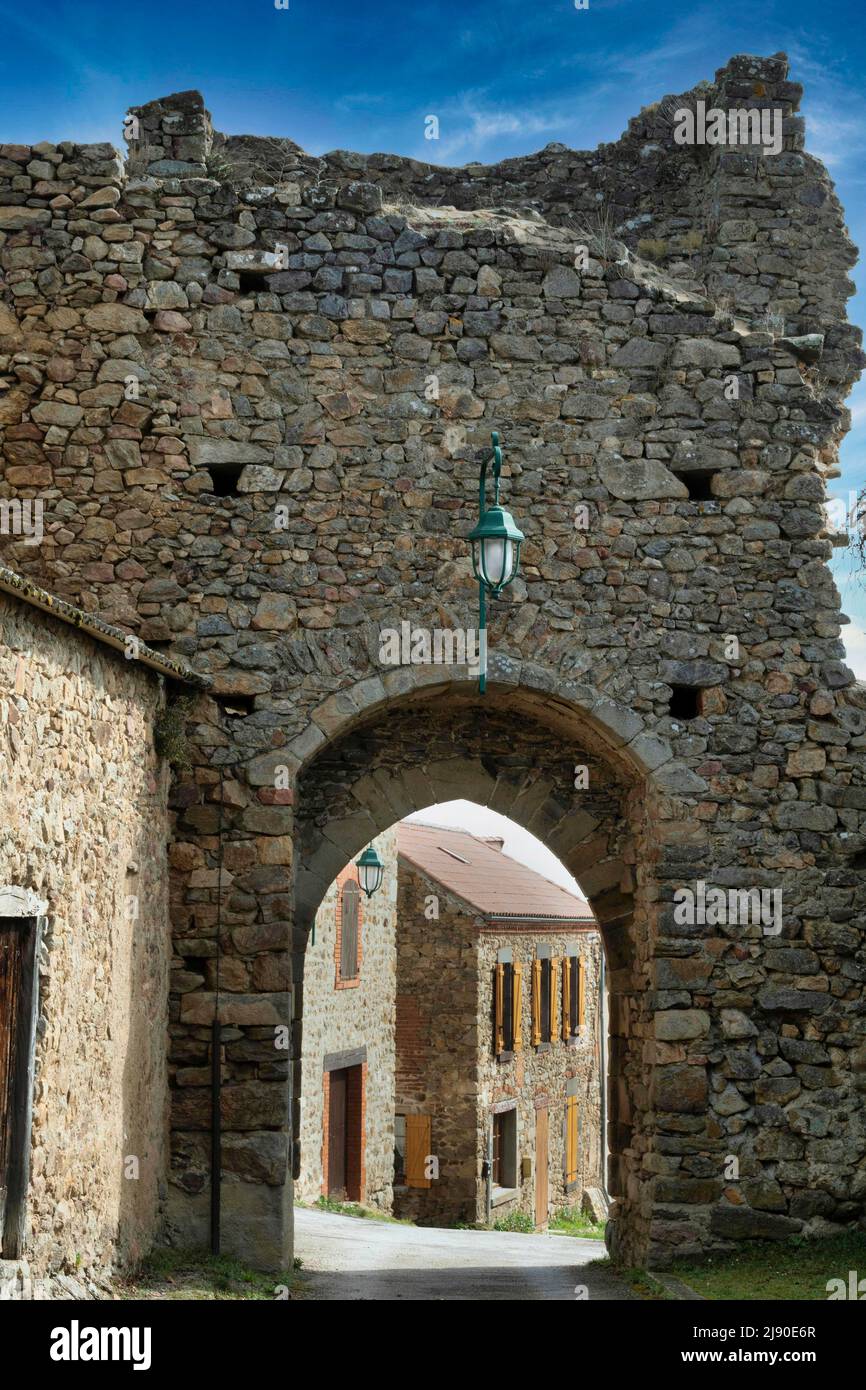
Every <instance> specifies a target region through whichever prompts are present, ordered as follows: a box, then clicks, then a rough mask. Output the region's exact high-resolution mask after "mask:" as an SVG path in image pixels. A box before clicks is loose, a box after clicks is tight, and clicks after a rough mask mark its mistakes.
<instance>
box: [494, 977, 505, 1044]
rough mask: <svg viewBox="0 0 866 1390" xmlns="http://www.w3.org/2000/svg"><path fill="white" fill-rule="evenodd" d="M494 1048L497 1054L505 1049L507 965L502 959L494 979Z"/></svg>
mask: <svg viewBox="0 0 866 1390" xmlns="http://www.w3.org/2000/svg"><path fill="white" fill-rule="evenodd" d="M493 1012H494V1028H493V1037H494V1042H493V1048H494V1051H495V1052H496V1054H497V1055H498V1054H499V1053H500V1052H504V1051H505V966H504V965H503V964H502V962H501V961H500V962H499V964H498V965H497V967H496V971H495V974H494V981H493Z"/></svg>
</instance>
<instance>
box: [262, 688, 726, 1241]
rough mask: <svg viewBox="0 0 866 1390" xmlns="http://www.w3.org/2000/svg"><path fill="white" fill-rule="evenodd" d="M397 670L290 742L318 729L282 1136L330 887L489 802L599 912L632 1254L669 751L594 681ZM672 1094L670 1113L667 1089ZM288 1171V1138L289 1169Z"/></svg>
mask: <svg viewBox="0 0 866 1390" xmlns="http://www.w3.org/2000/svg"><path fill="white" fill-rule="evenodd" d="M402 674H403V677H404V680H405V678H406V677H408V678H410V680H405V683H406V684H407V685H409V684H410V681H411V685H410V688H409V689H407V690H404V692H403V694H402V695H400V696H397V697H394V698H392V699H388V698H387V696H386V695H385V692H384V691H377V690H376V689H375V684H374V683H373V682H362V683H360V685H359V687H356V688H355V690H354V691H353V692H351V691H350V692H349V698H347V699H342V698H341V703H342V705H343V718H342V720H341V721H340V720H335V718H334V715H335V711H334V709H333V708H332V709H330V710H328V709H322V710H320V711H319V712H318V713H319V718H318V720H316V719H315V718H314V721H313V726H311V730H308V731H307V732H306V734H305V735H302V739H301V740H299V743H301V742H302V741H303V740H304V739H306V740H307V742H308V743H309V741H310V740H311V739H312V738H314V737H315V734H314V733H313V732H312V730H314V729H316V728H318V729H319V730H321V732H322V734H323V739H322V741H321V742H320V743H319V746H318V747H317V749H316V751H315V752H314V753H312V755H309V756H308V757H307V758H306V760H305V761H304V762H303V764H302V765H301V766H300V768H299V770H298V773H297V781H296V787H295V801H296V815H295V866H296V867H295V882H294V926H295V951H294V956H293V979H294V1022H295V1028H294V1037H293V1046H294V1058H293V1132H294V1134H295V1135H298V1134H299V1133H300V1084H301V1070H302V1069H301V1051H302V1041H303V972H304V951H305V945H306V940H307V936H308V933H309V930H310V928H311V926H312V923H313V920H314V917H315V913H316V910H317V908H318V906H319V903H320V902H321V900H322V898H323V896H324V894H325V892H326V891H327V889H328V886H329V884H330V883H331V881H332V880H333V878H334V877H335V876H336V874H337V873H338V872H339V871H340V870H341V869H342V868H343V866H344V865H345V864H346V863H347V862H348V861H349V860H350V859H351V858H352V857H353V856H354V855H355V854H357V853H358V851H359V850H360V849H361V848H363V846H364V845H365V844H366V843H367V842H368V841H369V840H371V839H372V838H374V836H376V835H378V834H380V833H381V832H382V831H383V830H385V829H387V828H388V827H390V826H391V825H392V824H394V822H395V821H398V820H400V819H402V818H403V817H404V816H407V815H409V814H411V813H412V812H414V811H417V810H422V809H424V808H425V807H427V806H430V805H432V804H435V803H440V802H443V801H448V800H453V799H459V798H465V799H467V800H471V801H474V802H475V803H477V804H480V805H483V806H489V807H491V808H492V809H494V810H497V811H499V812H501V813H502V814H504V815H506V816H508V817H509V818H510V819H512V820H514V821H516V822H517V823H518V824H520V825H522V826H523V827H524V828H526V829H527V830H529V831H531V832H532V833H533V834H534V835H536V836H537V837H538V838H539V839H540V840H541V841H542V842H543V843H544V844H546V845H547V847H548V848H550V849H551V850H552V851H553V852H554V853H555V854H556V855H557V856H558V857H559V859H560V860H561V861H562V863H563V864H565V866H566V867H567V868H568V869H569V870H570V872H572V873H573V874H574V875H575V876H576V877H577V878H578V879H579V881H580V884H581V887H582V889H583V891H584V893H585V894H586V896H587V898H588V899H589V901H590V902H591V904H592V907H593V911H594V912H595V915H596V917H597V919H598V921H599V925H600V927H601V931H602V937H603V940H604V948H605V954H606V958H607V964H608V972H609V975H608V978H609V985H610V1004H611V1009H610V1017H611V1029H610V1032H611V1037H610V1052H611V1082H610V1086H609V1095H608V1117H609V1123H608V1142H609V1150H610V1162H609V1174H608V1185H609V1189H610V1191H611V1194H612V1195H613V1196H614V1197H615V1198H616V1207H615V1209H614V1220H613V1231H614V1232H615V1238H616V1244H617V1248H618V1250H619V1251H620V1252H621V1253H622V1254H623V1256H624V1257H626V1258H628V1259H630V1260H635V1261H642V1260H644V1259H645V1258H646V1255H647V1252H648V1248H649V1243H650V1240H651V1234H650V1221H649V1217H650V1215H651V1208H652V1194H651V1180H652V1173H653V1168H652V1164H651V1163H647V1162H646V1161H645V1160H646V1158H647V1156H648V1155H649V1154H651V1153H652V1151H653V1124H652V1117H651V1112H650V1102H649V1101H648V1097H650V1096H651V1094H652V1090H653V1084H654V1066H653V1063H654V1061H655V1060H656V1059H655V1058H653V1057H651V1056H648V1055H647V1053H646V1047H645V1040H646V1039H648V1038H649V1037H650V1036H651V1033H652V1012H651V989H650V986H651V975H652V970H653V961H654V958H655V955H656V949H657V943H656V939H655V936H656V933H655V928H654V925H653V921H654V910H655V905H656V904H657V900H658V898H659V883H660V880H659V878H658V876H657V874H656V866H657V864H658V863H659V862H660V861H662V860H663V859H664V857H665V853H664V851H665V837H666V831H665V826H668V827H669V828H670V830H671V831H672V835H671V839H672V842H673V843H674V844H676V843H678V841H679V839H680V826H681V821H680V820H679V818H678V815H677V807H676V804H675V800H674V799H673V798H671V797H670V796H669V795H668V794H667V793H666V791H665V789H664V786H663V779H662V777H661V775H660V774H661V769H662V768H665V769H666V771H665V779H666V780H668V781H670V780H675V777H676V773H677V768H676V766H675V764H674V762H673V759H672V758H671V756H670V750H669V749H666V748H665V747H664V741H663V740H661V739H656V738H654V739H652V740H649V739H648V738H647V736H646V735H645V733H644V730H643V728H642V721H641V720H640V719H638V718H635V717H634V716H632V715H631V714H630V713H629V712H628V711H624V710H622V709H620V708H619V707H618V706H616V705H615V704H614V702H611V701H608V700H603V699H601V698H600V697H598V696H597V695H596V693H595V692H593V691H592V690H591V688H590V687H586V686H583V687H579V686H577V685H576V684H574V683H563V686H559V687H558V686H557V684H556V682H555V681H554V680H553V679H552V678H548V679H545V676H546V674H547V673H541V672H536V673H535V677H534V679H533V681H532V684H527V685H523V684H518V683H515V684H508V683H506V682H504V681H501V680H497V679H495V678H494V679H493V680H492V681H491V683H490V685H489V688H488V691H487V694H486V695H485V696H484V697H480V696H479V695H478V693H477V683H476V682H475V681H473V680H472V679H471V678H463V679H452V680H448V681H443V679H442V671H441V668H440V669H439V670H433V669H423V668H422V669H411V670H404V671H403V673H402ZM361 687H364V688H361ZM352 697H354V698H352ZM353 704H354V706H355V708H354V709H353V710H352V711H351V712H349V711H350V709H351V707H352V705H353ZM335 724H336V727H335ZM324 727H328V729H329V733H330V737H327V736H325V735H324ZM317 742H318V740H317ZM296 751H300V750H299V749H298V746H297V745H296ZM666 754H667V756H665V755H666ZM280 756H282V757H283V758H285V751H283V752H282V753H281V755H280ZM275 758H276V754H275V755H274V757H273V758H271V759H269V760H265V761H266V763H268V764H273V763H274V759H275ZM651 761H652V762H655V763H656V764H657V766H656V767H655V768H651V767H650V766H648V763H649V762H651ZM266 770H267V771H268V773H269V774H270V772H271V771H272V766H270V765H269V766H267V768H266V767H265V765H263V764H262V762H261V761H260V762H259V765H258V767H257V769H256V770H255V772H254V776H261V775H262V774H263V773H264V772H265V771H266ZM584 770H585V771H584ZM679 771H680V774H681V775H682V774H684V773H685V771H686V770H685V769H679ZM686 775H687V774H686ZM576 783H577V784H578V785H577V786H576ZM685 1065H690V1066H691V1065H693V1067H694V1070H695V1077H696V1078H697V1077H698V1073H700V1075H701V1076H702V1077H703V1080H704V1089H703V1095H704V1100H705V1099H706V1096H705V1067H703V1066H702V1064H701V1062H699V1061H698V1062H695V1063H694V1064H691V1063H688V1064H685ZM664 1079H665V1078H662V1080H663V1081H664ZM669 1086H670V1083H669ZM700 1092H701V1085H700V1082H699V1080H697V1079H696V1080H695V1081H694V1082H693V1083H692V1084H689V1085H685V1086H684V1087H683V1094H684V1096H685V1099H686V1102H687V1104H688V1106H689V1108H690V1109H693V1108H694V1098H695V1096H696V1095H698V1093H700ZM670 1100H671V1104H670V1110H671V1111H675V1110H676V1104H677V1102H676V1097H675V1096H673V1095H671V1097H670ZM299 1165H300V1153H299V1150H298V1145H297V1142H296V1144H295V1150H294V1171H295V1174H296V1175H297V1172H298V1171H299Z"/></svg>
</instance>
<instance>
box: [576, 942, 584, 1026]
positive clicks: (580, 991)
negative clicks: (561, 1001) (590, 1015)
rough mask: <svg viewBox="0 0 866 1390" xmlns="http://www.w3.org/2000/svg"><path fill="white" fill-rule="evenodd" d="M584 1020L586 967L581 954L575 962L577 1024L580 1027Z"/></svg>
mask: <svg viewBox="0 0 866 1390" xmlns="http://www.w3.org/2000/svg"><path fill="white" fill-rule="evenodd" d="M585 1020H586V967H585V965H584V962H583V956H580V957H579V959H578V962H577V1026H578V1028H582V1027H583V1025H584V1022H585Z"/></svg>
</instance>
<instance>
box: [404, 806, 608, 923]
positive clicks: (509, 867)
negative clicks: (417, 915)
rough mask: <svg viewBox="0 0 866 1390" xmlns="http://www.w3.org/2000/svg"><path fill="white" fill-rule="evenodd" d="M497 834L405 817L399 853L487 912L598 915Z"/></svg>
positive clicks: (585, 919) (569, 918)
mask: <svg viewBox="0 0 866 1390" xmlns="http://www.w3.org/2000/svg"><path fill="white" fill-rule="evenodd" d="M501 843H502V842H501V841H500V840H498V839H497V838H496V837H484V838H482V837H481V836H478V835H472V834H470V832H469V831H468V830H455V829H452V828H446V827H444V826H442V827H440V826H435V825H424V824H422V823H421V822H419V821H401V823H400V825H398V827H397V847H398V850H399V853H400V855H401V856H402V857H403V858H404V859H406V860H408V862H409V863H410V864H413V865H414V866H415V867H416V868H417V869H420V870H421V872H422V873H424V874H426V875H427V877H428V878H432V879H434V880H435V881H436V882H437V883H441V884H442V887H443V888H447V889H449V890H450V891H451V892H452V893H454V894H456V896H457V897H459V898H462V899H463V901H464V902H466V903H468V904H470V906H472V907H474V908H475V909H477V911H479V912H481V913H483V914H484V915H485V916H488V917H496V918H502V917H509V918H519V919H521V920H522V919H526V918H544V919H545V920H549V919H557V920H559V921H563V922H574V923H581V924H586V923H590V922H593V921H594V920H595V919H594V917H593V915H592V909H591V908H590V906H589V904H588V903H587V902H586V900H585V899H584V898H581V897H579V896H578V895H577V894H575V893H571V892H569V890H568V889H567V888H560V887H559V885H558V884H556V883H551V882H550V880H549V879H547V878H544V877H543V875H542V874H539V873H536V871H535V870H534V869H530V868H528V867H527V866H526V865H525V864H520V863H518V861H517V860H516V859H512V858H510V856H509V855H507V854H503V853H502V850H501V849H500V848H498V847H497V846H499V845H501Z"/></svg>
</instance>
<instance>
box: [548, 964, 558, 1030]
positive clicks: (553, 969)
mask: <svg viewBox="0 0 866 1390" xmlns="http://www.w3.org/2000/svg"><path fill="white" fill-rule="evenodd" d="M558 989H559V957H558V956H555V957H554V958H553V960H552V961H551V962H550V1018H549V1019H547V1020H546V1021H547V1025H548V1028H549V1033H548V1036H549V1038H550V1041H551V1042H552V1043H555V1042H556V995H557V991H558Z"/></svg>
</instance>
